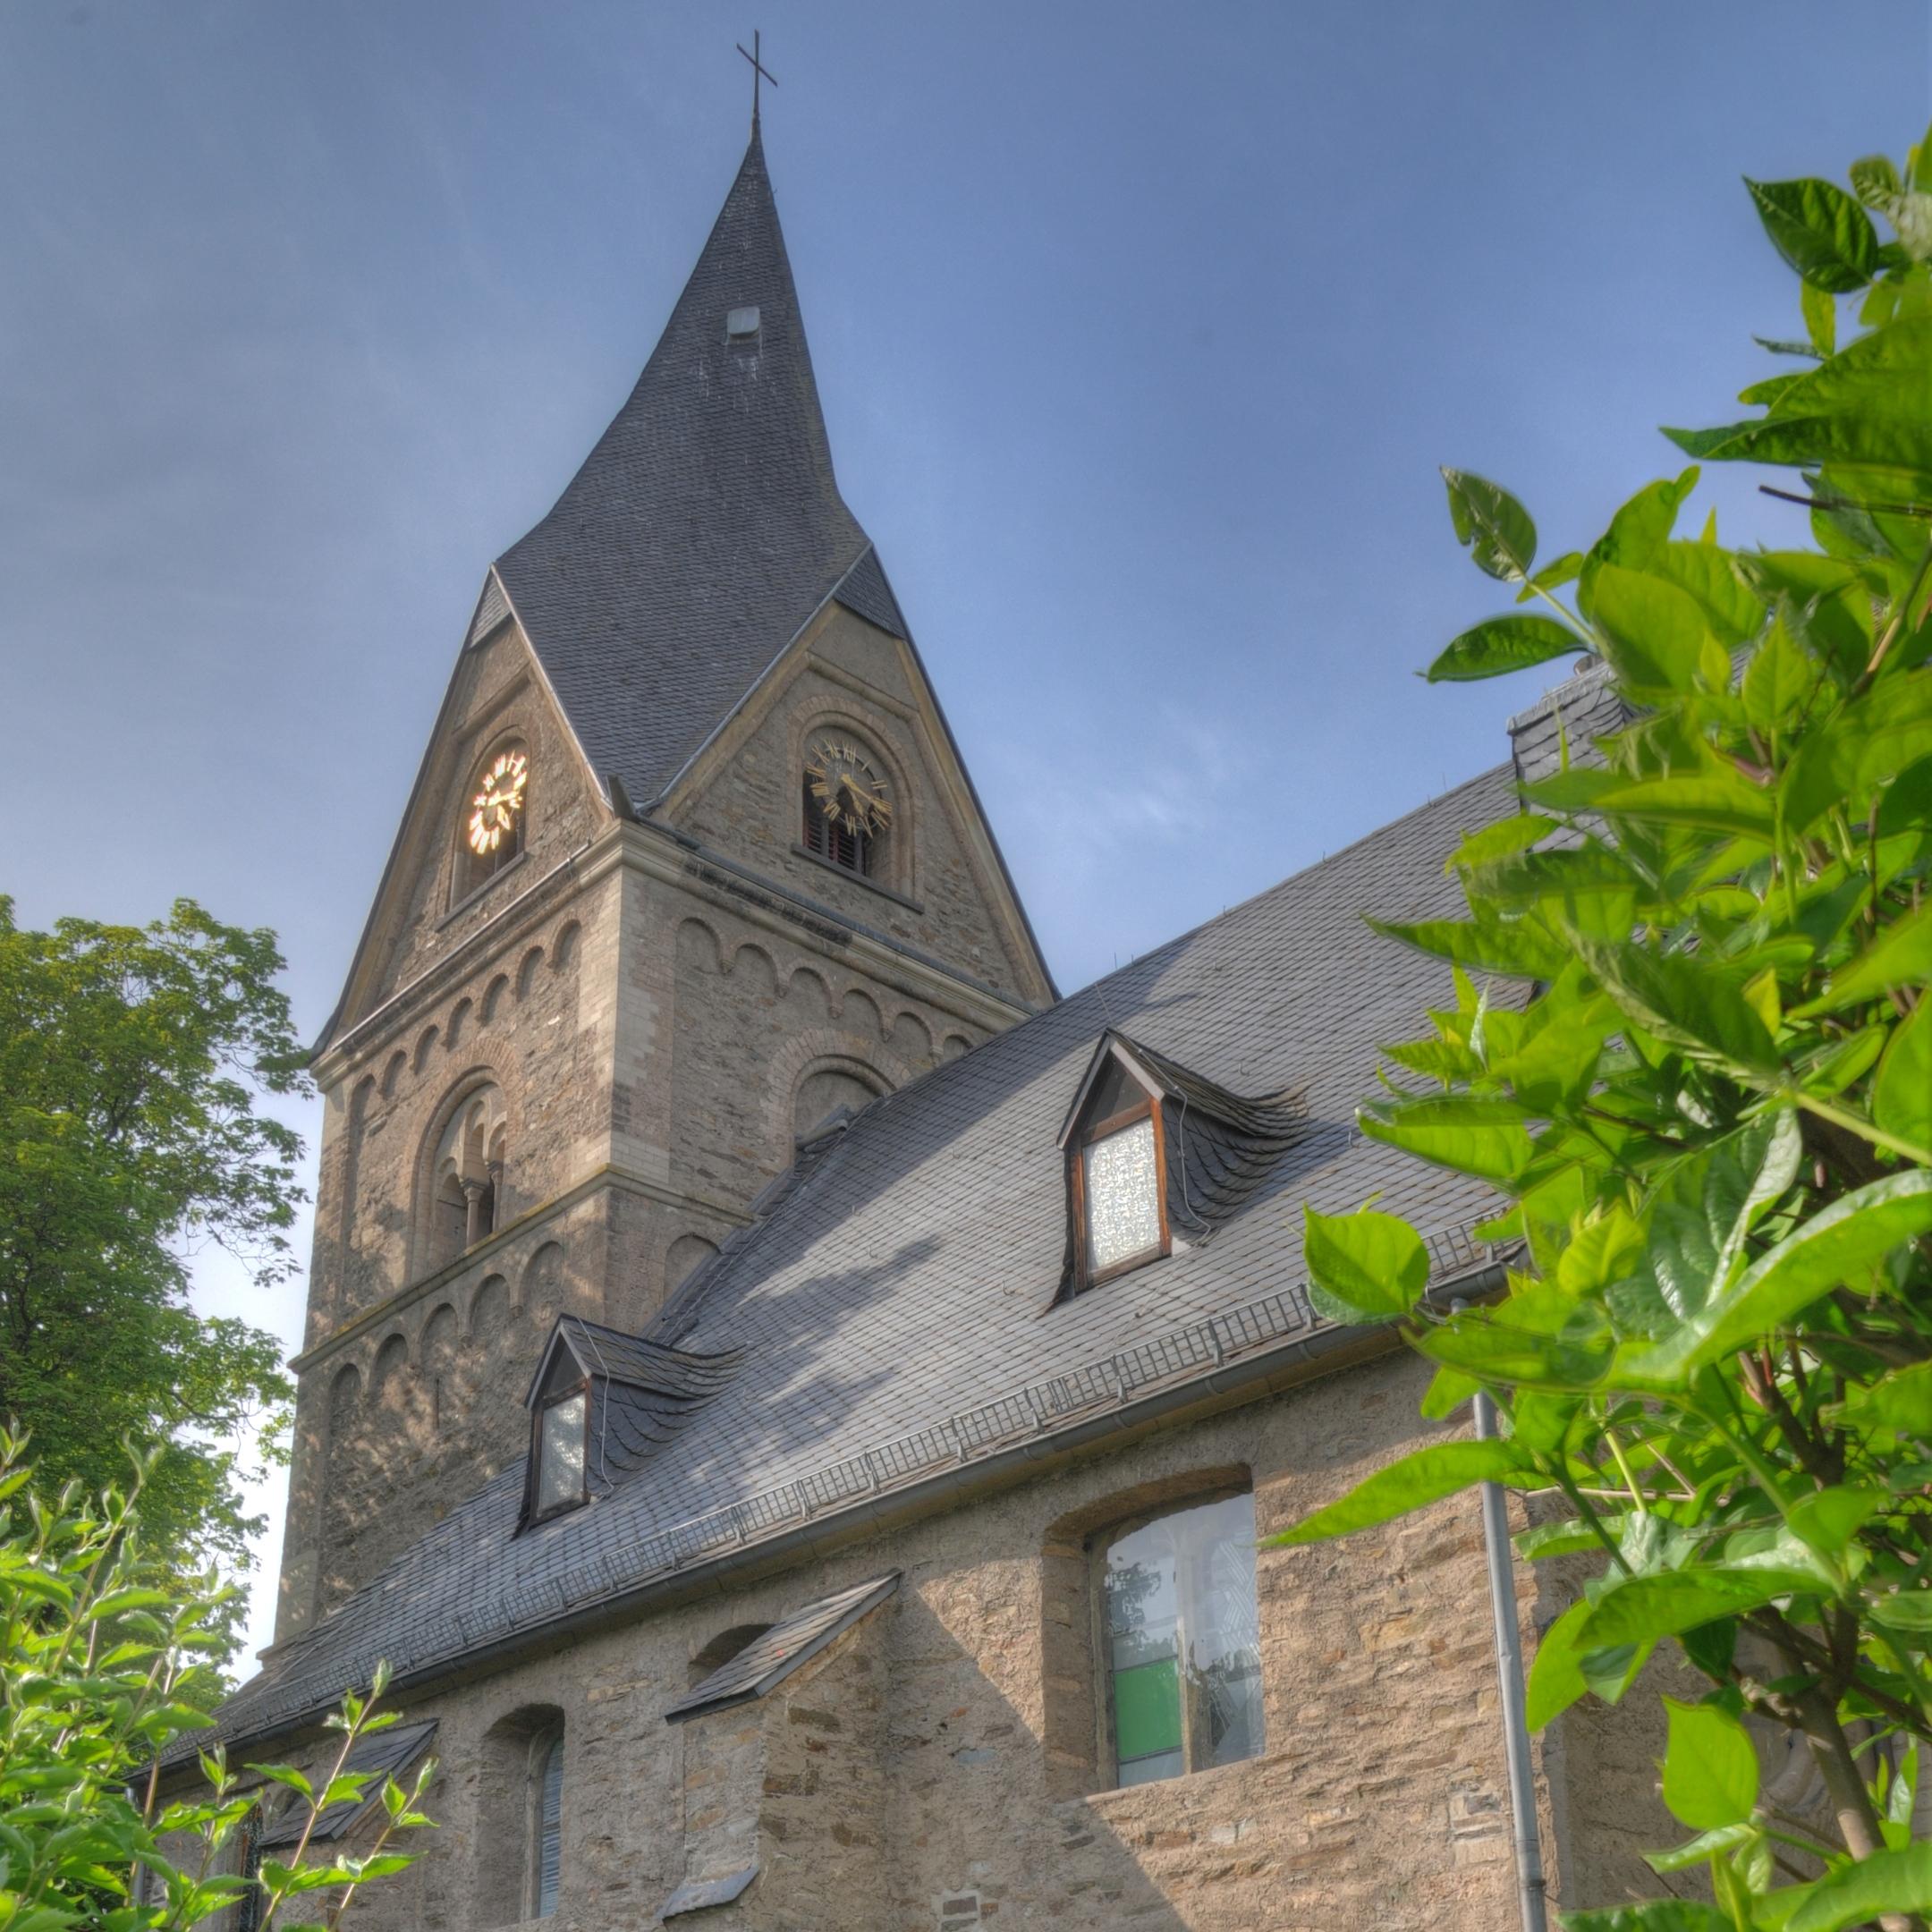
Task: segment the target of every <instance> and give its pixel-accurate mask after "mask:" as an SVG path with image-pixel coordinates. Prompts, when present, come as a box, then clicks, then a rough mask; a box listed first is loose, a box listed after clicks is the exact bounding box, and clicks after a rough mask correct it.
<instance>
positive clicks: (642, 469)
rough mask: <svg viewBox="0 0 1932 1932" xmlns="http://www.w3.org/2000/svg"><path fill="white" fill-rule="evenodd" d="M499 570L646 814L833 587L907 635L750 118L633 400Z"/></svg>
mask: <svg viewBox="0 0 1932 1932" xmlns="http://www.w3.org/2000/svg"><path fill="white" fill-rule="evenodd" d="M753 311H755V314H756V321H755V324H752V325H751V326H749V327H748V326H746V325H747V324H748V323H750V318H751V314H752V312H753ZM733 322H735V323H736V324H738V325H739V327H740V331H741V333H738V334H735V335H734V334H733V333H732V332H731V327H730V325H731V324H733ZM496 575H497V577H498V578H499V579H500V580H501V582H502V585H503V588H504V590H505V591H506V592H507V593H508V596H509V600H510V603H511V606H513V608H514V610H515V613H516V615H517V618H518V620H519V621H520V623H521V625H522V627H523V631H524V633H525V635H526V636H527V637H528V638H529V639H530V644H531V647H532V648H534V649H535V651H536V653H537V655H538V658H539V659H540V660H541V661H542V664H543V667H544V671H545V674H547V677H548V678H549V681H550V683H551V685H552V687H553V688H554V689H555V691H556V694H557V697H558V699H559V700H560V701H561V702H562V704H563V709H564V711H565V713H566V714H567V715H568V716H569V718H570V722H571V724H572V729H573V730H574V731H575V733H576V734H577V737H578V740H579V741H580V743H581V744H582V746H583V749H584V752H585V755H586V757H587V758H589V761H590V765H591V768H592V769H593V770H594V771H595V772H596V773H597V775H598V776H599V778H607V777H609V776H611V775H615V776H616V777H617V778H618V779H620V780H621V781H622V783H623V787H624V790H625V791H626V792H628V794H629V796H630V797H631V800H633V801H635V803H636V804H637V805H638V806H639V807H640V809H643V808H647V807H648V804H649V802H650V801H652V800H654V799H656V798H657V796H658V795H659V794H660V793H661V792H663V791H664V790H665V786H666V785H668V784H670V782H671V780H672V779H673V778H674V776H675V775H677V773H678V771H679V770H680V769H681V768H682V766H683V764H684V763H685V761H686V760H687V759H688V758H690V757H691V755H692V754H693V753H694V752H695V751H697V750H699V747H700V746H701V745H702V744H703V743H704V741H705V740H706V739H707V738H708V736H709V735H710V734H711V733H712V732H713V731H714V730H715V729H716V727H717V726H718V725H719V724H722V723H723V722H724V720H725V719H726V718H727V717H729V716H731V714H732V712H733V709H734V708H736V707H737V705H738V704H739V702H740V701H741V699H743V698H744V697H745V695H746V693H747V692H748V691H750V688H751V687H752V685H753V684H754V683H756V682H757V681H758V678H759V676H760V675H761V674H763V673H764V672H765V670H766V669H767V667H768V666H769V665H771V664H772V663H773V661H774V660H775V658H776V657H778V656H779V655H780V654H781V653H782V652H783V651H784V648H785V647H786V645H787V644H788V643H790V641H791V640H792V638H793V637H794V636H796V634H797V633H798V631H799V630H800V629H801V626H802V625H803V624H804V623H806V622H807V620H808V619H809V618H810V617H811V616H812V615H813V614H814V613H815V612H817V611H818V609H819V607H820V606H822V605H823V604H824V603H825V602H826V599H827V598H836V599H837V600H838V601H840V602H843V603H845V604H848V605H849V606H851V607H852V609H853V610H855V611H857V612H858V613H859V614H860V615H861V616H862V617H865V618H866V619H868V620H869V622H870V623H874V624H877V626H878V627H879V628H880V629H881V630H884V631H890V632H892V633H893V634H894V635H895V636H898V637H904V636H906V635H907V631H906V627H905V620H904V619H903V618H902V616H901V614H900V612H899V606H898V603H897V601H896V600H895V599H894V596H893V593H892V589H891V586H890V585H889V584H888V583H887V582H886V580H885V572H884V571H883V570H881V569H880V567H879V563H878V559H877V556H876V555H874V554H873V552H872V548H871V545H870V543H869V540H868V538H867V537H866V534H865V532H864V530H861V529H860V527H859V521H858V519H857V518H856V517H854V516H853V515H852V512H851V511H850V510H848V509H847V508H846V507H845V504H844V501H843V498H842V497H841V496H840V495H839V491H838V484H837V482H836V480H835V479H834V476H833V473H832V453H831V448H830V445H829V444H828V442H827V440H826V426H825V418H824V416H823V414H822V413H821V411H820V410H819V406H818V384H817V383H816V382H815V381H814V379H813V377H812V366H811V356H810V354H809V352H808V350H807V348H806V346H805V325H804V321H803V318H801V315H800V313H799V303H798V292H797V290H796V289H795V288H794V287H793V285H792V266H791V263H790V261H789V260H788V259H787V258H786V255H785V245H784V234H783V233H781V232H780V229H779V226H778V209H777V205H776V203H775V201H774V200H773V199H772V188H771V180H770V177H769V175H768V174H767V172H766V167H765V151H764V148H763V145H762V143H761V141H760V140H759V137H758V132H757V131H756V130H755V129H754V131H753V132H752V136H751V145H750V148H747V149H746V151H745V157H744V162H743V165H741V167H740V168H739V170H738V178H737V180H736V181H735V182H733V184H732V190H731V192H730V194H729V195H728V196H726V198H725V201H724V208H723V210H722V211H721V212H720V213H719V216H718V218H717V222H716V225H715V226H714V227H713V228H712V231H711V236H710V239H709V240H708V242H706V243H705V247H704V252H703V253H702V254H701V255H700V256H699V258H698V266H697V267H695V268H693V269H692V271H691V279H690V281H689V282H688V283H686V284H685V287H684V292H683V293H682V295H681V296H680V297H679V298H678V301H677V306H676V307H675V308H674V309H673V310H672V312H671V319H670V321H669V323H668V324H667V325H666V326H665V332H664V335H663V337H662V339H661V340H660V341H659V342H658V344H657V349H656V350H655V351H654V352H653V353H652V355H651V358H650V360H649V361H648V363H647V364H646V365H645V369H644V373H643V374H642V375H641V376H640V377H639V378H638V382H637V386H636V387H635V388H634V389H633V390H632V391H631V396H630V400H629V401H628V402H625V404H624V406H623V408H622V409H621V410H620V411H618V412H617V415H616V417H615V419H614V420H613V421H612V423H611V425H610V427H609V428H607V429H606V431H605V432H604V434H603V436H601V437H600V438H599V439H598V442H597V446H596V448H594V449H593V450H592V451H591V452H590V454H589V458H588V459H587V460H586V461H585V462H584V465H583V467H582V468H581V469H580V470H579V471H578V472H577V474H576V476H575V477H573V478H572V480H571V483H570V486H569V487H568V488H567V489H565V490H564V492H563V496H560V497H559V498H558V499H557V502H556V505H555V508H554V509H553V510H552V511H551V512H550V513H549V514H548V515H547V517H545V518H544V520H543V521H542V522H540V523H539V524H538V525H537V527H536V528H535V529H534V530H531V531H530V534H529V535H528V536H527V537H525V538H523V539H522V540H521V542H520V543H518V544H516V545H514V546H513V547H512V548H511V549H510V550H508V551H506V552H505V553H504V555H503V556H502V557H501V558H500V559H498V561H497V564H496Z"/></svg>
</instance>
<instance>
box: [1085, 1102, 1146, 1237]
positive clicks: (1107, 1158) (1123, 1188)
mask: <svg viewBox="0 0 1932 1932" xmlns="http://www.w3.org/2000/svg"><path fill="white" fill-rule="evenodd" d="M1081 1158H1082V1160H1083V1161H1084V1162H1085V1163H1086V1173H1085V1176H1084V1181H1085V1186H1084V1192H1085V1195H1086V1199H1087V1272H1088V1274H1089V1275H1097V1274H1099V1273H1101V1271H1102V1270H1103V1269H1106V1268H1110V1267H1118V1266H1119V1265H1120V1264H1121V1263H1122V1262H1123V1261H1131V1260H1132V1259H1133V1258H1135V1257H1136V1256H1138V1255H1144V1254H1146V1253H1148V1251H1149V1250H1153V1249H1157V1248H1158V1247H1159V1246H1160V1242H1161V1222H1160V1162H1159V1161H1158V1160H1157V1158H1156V1157H1155V1151H1154V1123H1153V1121H1152V1120H1151V1119H1145V1120H1138V1121H1136V1122H1135V1123H1133V1125H1132V1126H1131V1127H1123V1128H1122V1129H1121V1130H1120V1131H1119V1132H1117V1133H1110V1134H1107V1135H1106V1136H1104V1137H1103V1138H1102V1139H1100V1140H1095V1141H1091V1142H1089V1144H1088V1146H1087V1147H1086V1148H1084V1149H1083V1150H1082V1153H1081Z"/></svg>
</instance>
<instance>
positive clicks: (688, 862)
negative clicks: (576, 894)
mask: <svg viewBox="0 0 1932 1932" xmlns="http://www.w3.org/2000/svg"><path fill="white" fill-rule="evenodd" d="M617 830H618V833H619V836H618V837H617V838H615V839H599V840H598V841H597V843H596V844H595V845H593V846H592V847H591V849H590V851H589V852H588V853H587V854H586V855H585V857H584V859H583V860H582V861H581V870H580V877H582V879H583V882H584V884H585V885H589V884H590V883H592V882H593V881H594V880H596V879H597V878H599V877H602V876H603V875H604V874H605V872H606V871H608V870H610V869H614V868H615V867H619V866H622V867H623V868H624V869H627V870H630V871H634V872H639V873H641V874H643V875H644V876H645V877H647V878H653V879H657V880H658V881H660V882H661V883H663V884H665V885H678V886H682V888H683V889H684V890H685V891H687V892H690V893H691V894H693V895H694V896H696V897H698V898H700V899H703V900H704V901H706V902H708V903H709V904H711V905H714V906H716V907H718V908H719V909H720V910H724V911H732V912H734V913H736V914H737V915H738V916H739V917H740V918H741V919H745V920H747V921H748V922H749V923H750V924H751V925H754V926H759V927H762V928H764V929H765V930H766V931H767V932H771V933H775V934H781V935H783V936H785V937H787V938H790V939H791V940H792V941H793V942H794V943H795V944H798V945H803V946H805V947H807V948H808V949H809V950H810V951H812V952H815V953H818V954H820V955H821V956H822V957H824V958H826V959H835V960H841V961H843V962H845V963H846V964H848V965H852V966H858V967H860V968H862V969H863V970H865V971H866V972H868V973H869V974H870V975H871V976H872V977H873V978H874V979H877V980H879V981H881V982H882V983H883V984H885V985H886V986H889V987H894V989H895V990H896V991H898V992H901V993H903V994H905V995H906V996H907V997H909V998H911V999H919V1000H924V1001H925V1002H926V1003H927V1004H928V1005H932V1006H936V1007H937V1008H938V1009H939V1010H940V1011H941V1012H942V1013H951V1014H952V1015H953V1017H954V1018H955V1019H959V1020H963V1021H967V1022H968V1023H969V1024H970V1025H973V1026H979V1027H984V1028H985V1029H987V1031H989V1032H995V1033H1000V1032H1004V1031H1005V1030H1006V1029H1007V1028H1008V1027H1010V1026H1012V1025H1013V1024H1014V1023H1015V1022H1016V1021H1021V1020H1026V1019H1030V1017H1031V1016H1032V1013H1033V1012H1034V1009H1033V1008H1032V1007H1030V1006H1029V1005H1027V1004H1025V1003H1024V1002H1023V1001H1021V1000H1019V999H1016V998H1013V996H1010V995H1008V994H1004V993H1000V992H997V991H996V990H995V989H994V988H993V987H989V986H985V985H982V984H981V983H980V982H979V981H978V980H976V979H967V978H966V977H965V976H964V975H963V974H962V973H959V972H955V971H954V970H952V969H951V968H950V967H947V966H944V965H942V964H941V963H940V962H938V961H937V960H935V959H932V958H930V957H928V955H927V954H925V953H920V952H919V951H917V950H916V949H914V948H913V947H911V946H908V945H902V943H901V942H900V941H898V940H895V939H889V938H887V937H886V936H885V935H884V934H882V933H877V932H874V931H872V930H871V929H870V928H868V927H864V926H860V925H856V924H854V923H853V921H852V919H848V918H847V917H846V916H845V915H844V914H843V913H840V912H835V911H833V910H832V908H831V907H829V906H825V905H821V904H819V903H818V901H817V900H813V899H808V898H806V897H805V896H804V895H803V894H801V893H800V892H798V891H797V890H796V889H795V888H794V887H792V886H789V885H780V884H779V883H778V882H777V881H776V880H775V879H772V878H769V877H767V876H766V875H764V874H763V873H759V872H754V871H752V870H751V869H750V868H749V867H747V866H743V865H741V864H740V863H739V862H738V861H737V860H735V859H727V858H725V857H724V854H723V853H721V852H712V851H711V850H710V849H709V848H708V847H707V846H704V845H700V844H699V843H698V842H697V841H696V840H694V839H689V838H686V837H685V836H684V835H682V833H678V832H674V831H672V830H671V829H670V827H669V826H662V825H657V824H656V823H653V822H648V821H642V822H640V821H632V822H631V823H630V824H628V825H624V826H619V827H618V828H617Z"/></svg>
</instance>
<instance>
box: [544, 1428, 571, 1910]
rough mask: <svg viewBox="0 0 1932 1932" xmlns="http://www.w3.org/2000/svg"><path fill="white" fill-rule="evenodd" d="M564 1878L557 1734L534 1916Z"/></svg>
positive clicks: (548, 1772)
mask: <svg viewBox="0 0 1932 1932" xmlns="http://www.w3.org/2000/svg"><path fill="white" fill-rule="evenodd" d="M579 1399H580V1398H579ZM562 1877H563V1733H561V1732H560V1733H558V1734H557V1735H556V1736H555V1738H553V1739H552V1740H551V1741H550V1744H549V1746H548V1748H547V1750H545V1752H544V1754H543V1760H542V1763H541V1765H540V1767H539V1769H538V1786H537V1886H536V1891H537V1916H538V1918H539V1919H546V1918H548V1917H549V1915H550V1914H551V1913H552V1912H554V1911H555V1910H556V1902H557V1886H558V1884H559V1882H560V1881H561V1879H562Z"/></svg>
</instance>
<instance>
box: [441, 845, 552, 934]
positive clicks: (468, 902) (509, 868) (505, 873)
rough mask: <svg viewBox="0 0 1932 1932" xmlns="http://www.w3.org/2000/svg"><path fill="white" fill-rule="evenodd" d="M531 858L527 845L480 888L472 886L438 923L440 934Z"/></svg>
mask: <svg viewBox="0 0 1932 1932" xmlns="http://www.w3.org/2000/svg"><path fill="white" fill-rule="evenodd" d="M529 857H530V847H529V846H527V845H526V846H525V847H524V848H523V850H522V851H521V852H519V853H518V854H517V855H516V857H515V858H514V859H513V860H511V861H510V863H509V864H508V865H506V866H504V868H503V869H502V870H501V871H497V872H492V873H491V874H490V876H489V877H487V879H485V880H484V881H483V883H482V884H481V885H472V886H471V887H470V890H469V891H468V892H466V893H465V894H463V895H462V898H461V899H459V900H458V901H457V902H456V903H455V904H454V905H453V906H452V907H451V908H450V909H449V911H447V912H445V914H444V915H443V917H442V918H441V919H438V920H437V921H436V930H437V931H438V932H441V931H442V930H443V928H445V926H447V925H448V924H449V922H450V921H451V920H452V919H460V918H461V917H462V915H463V914H464V913H465V912H467V911H469V910H470V907H471V906H473V905H475V904H476V902H478V901H479V899H481V898H483V897H484V896H485V895H486V894H488V893H489V892H490V891H491V890H492V889H493V888H494V887H496V886H498V885H502V884H503V882H504V880H505V879H506V878H508V877H510V875H511V874H512V873H513V872H514V871H515V870H516V869H517V868H518V867H519V866H520V865H521V864H522V863H523V861H524V860H526V859H528V858H529Z"/></svg>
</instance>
